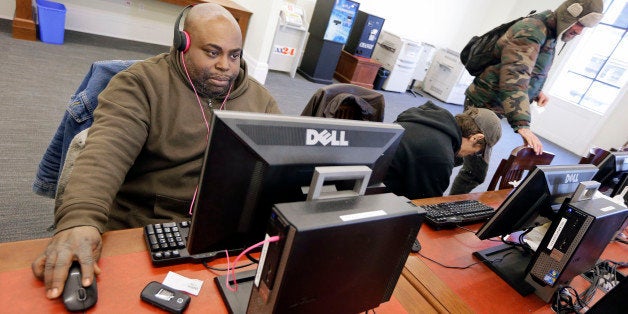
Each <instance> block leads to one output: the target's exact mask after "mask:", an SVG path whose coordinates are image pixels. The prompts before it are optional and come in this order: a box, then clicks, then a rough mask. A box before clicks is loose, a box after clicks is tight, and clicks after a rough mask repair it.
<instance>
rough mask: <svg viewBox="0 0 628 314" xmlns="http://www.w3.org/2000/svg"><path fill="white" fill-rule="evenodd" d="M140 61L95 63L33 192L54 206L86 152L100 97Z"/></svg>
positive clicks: (52, 144)
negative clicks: (79, 157) (113, 80)
mask: <svg viewBox="0 0 628 314" xmlns="http://www.w3.org/2000/svg"><path fill="white" fill-rule="evenodd" d="M135 62H137V60H104V61H97V62H94V63H93V64H92V65H91V67H90V69H89V71H88V72H87V74H86V75H85V77H84V78H83V81H82V82H81V84H80V85H79V87H78V88H77V90H76V91H75V92H74V94H73V95H72V97H71V98H70V101H69V105H68V108H67V110H66V112H65V115H64V116H63V118H62V120H61V123H60V124H59V127H58V128H57V131H56V132H55V134H54V136H53V138H52V140H51V141H50V144H49V145H48V148H47V149H46V152H45V153H44V156H43V158H42V160H41V161H40V163H39V166H38V170H37V174H36V175H35V180H34V182H33V192H35V193H36V194H38V195H42V196H46V197H49V198H54V199H55V206H56V205H57V204H58V202H59V200H60V199H61V197H62V195H63V192H64V190H65V183H66V181H67V178H68V177H69V176H70V173H71V171H72V166H73V164H74V159H75V158H76V156H77V155H78V154H79V153H80V151H81V150H82V149H83V146H84V144H85V138H86V137H87V132H88V131H87V130H88V129H89V127H90V126H91V124H92V122H93V119H94V117H93V112H94V110H95V109H96V107H97V105H98V95H99V94H100V92H101V91H102V90H103V89H104V88H105V87H106V86H107V84H108V83H109V80H110V79H111V78H112V77H113V76H114V75H116V74H117V73H118V72H120V71H122V70H125V69H127V68H128V67H129V66H131V65H132V64H134V63H135Z"/></svg>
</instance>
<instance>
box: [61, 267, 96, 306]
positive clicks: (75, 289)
mask: <svg viewBox="0 0 628 314" xmlns="http://www.w3.org/2000/svg"><path fill="white" fill-rule="evenodd" d="M96 301H98V290H97V289H96V280H95V279H94V281H93V282H92V284H91V285H90V286H89V287H83V284H81V265H80V264H79V263H78V262H73V263H72V266H70V272H69V273H68V279H66V281H65V287H64V288H63V304H64V305H65V308H66V309H68V311H84V310H86V309H88V308H90V307H92V306H94V304H96Z"/></svg>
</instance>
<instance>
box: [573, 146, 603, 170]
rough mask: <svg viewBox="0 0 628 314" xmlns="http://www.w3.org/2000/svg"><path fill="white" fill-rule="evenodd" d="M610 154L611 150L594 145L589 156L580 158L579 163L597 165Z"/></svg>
mask: <svg viewBox="0 0 628 314" xmlns="http://www.w3.org/2000/svg"><path fill="white" fill-rule="evenodd" d="M608 154H610V152H609V151H607V150H605V149H602V148H599V147H593V148H591V149H590V150H589V154H588V155H587V156H585V157H582V158H580V162H579V163H580V164H592V165H596V166H597V165H599V164H600V162H602V160H604V158H606V156H608Z"/></svg>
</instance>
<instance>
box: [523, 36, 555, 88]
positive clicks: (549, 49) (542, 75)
mask: <svg viewBox="0 0 628 314" xmlns="http://www.w3.org/2000/svg"><path fill="white" fill-rule="evenodd" d="M555 47H556V40H549V39H548V40H547V41H546V42H545V44H544V45H543V46H542V47H541V51H540V53H539V56H538V57H537V58H536V64H535V65H534V70H533V71H532V77H531V78H530V84H529V87H528V97H529V98H530V100H536V98H537V97H538V96H539V93H540V92H541V89H543V85H545V81H546V80H547V73H549V71H550V68H551V67H552V62H553V61H554V50H555Z"/></svg>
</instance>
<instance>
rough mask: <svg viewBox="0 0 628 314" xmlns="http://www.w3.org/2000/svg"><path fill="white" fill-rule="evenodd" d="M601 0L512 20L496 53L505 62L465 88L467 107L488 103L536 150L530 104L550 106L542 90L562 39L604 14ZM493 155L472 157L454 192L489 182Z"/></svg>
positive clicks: (571, 1)
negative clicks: (558, 40) (487, 177)
mask: <svg viewBox="0 0 628 314" xmlns="http://www.w3.org/2000/svg"><path fill="white" fill-rule="evenodd" d="M602 10H603V2H602V0H567V1H565V2H563V3H562V4H561V5H560V6H559V7H558V8H557V9H556V10H555V11H550V10H547V11H544V12H541V13H538V14H535V15H532V16H529V17H526V18H524V19H522V20H520V21H518V22H517V23H515V24H513V25H512V26H511V27H510V28H509V29H508V30H507V31H506V33H505V34H504V35H503V36H502V37H501V38H500V39H499V40H498V41H497V43H496V45H495V48H494V50H493V53H494V55H495V57H496V58H499V59H500V60H501V61H500V63H498V64H495V65H491V66H488V67H487V68H486V69H484V71H483V72H482V73H481V74H479V75H478V76H476V77H475V79H474V80H473V82H472V83H471V85H469V87H468V88H467V90H466V91H465V95H466V99H465V103H464V106H465V110H466V109H467V108H468V107H477V108H487V109H490V110H492V111H493V112H495V113H496V114H497V115H498V116H499V117H500V118H503V117H505V118H506V119H507V121H508V123H509V124H510V126H511V127H512V129H513V131H515V132H517V133H518V134H519V135H520V136H521V138H522V139H523V142H524V145H528V146H531V147H532V148H533V149H534V151H535V152H536V153H537V154H540V153H542V152H543V144H542V143H541V141H540V140H539V138H538V137H537V136H536V135H534V133H532V131H530V122H531V116H530V103H531V102H532V101H536V102H537V104H538V105H539V106H545V105H546V104H547V101H548V98H547V96H545V94H544V93H543V91H542V88H543V85H544V84H545V80H546V78H547V73H548V72H549V70H550V68H551V66H552V61H553V59H554V52H555V48H556V43H557V39H558V38H560V39H561V40H562V41H563V42H568V41H570V40H571V39H573V38H574V37H576V36H578V35H579V34H581V33H582V30H583V28H584V27H593V26H595V25H597V24H598V23H599V21H600V20H601V19H602V16H603V15H602ZM489 158H490V156H476V155H473V156H467V157H465V158H463V166H462V169H460V171H459V172H458V175H457V176H456V178H455V179H454V182H453V184H452V187H451V190H450V194H452V195H453V194H466V193H469V192H471V190H473V189H474V188H475V187H476V186H478V185H480V184H481V183H482V182H484V179H485V178H486V173H487V171H488V160H489Z"/></svg>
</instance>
